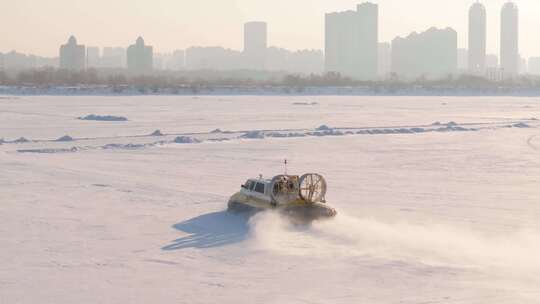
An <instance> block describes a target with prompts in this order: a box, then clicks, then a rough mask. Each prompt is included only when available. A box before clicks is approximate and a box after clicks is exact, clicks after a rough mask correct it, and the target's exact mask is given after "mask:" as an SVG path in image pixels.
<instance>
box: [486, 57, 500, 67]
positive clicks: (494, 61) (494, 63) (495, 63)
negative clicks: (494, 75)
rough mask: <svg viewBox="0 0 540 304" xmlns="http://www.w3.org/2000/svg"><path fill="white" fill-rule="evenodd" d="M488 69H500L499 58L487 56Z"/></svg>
mask: <svg viewBox="0 0 540 304" xmlns="http://www.w3.org/2000/svg"><path fill="white" fill-rule="evenodd" d="M486 68H489V69H497V68H499V57H498V56H497V55H495V54H487V55H486Z"/></svg>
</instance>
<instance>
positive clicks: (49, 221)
mask: <svg viewBox="0 0 540 304" xmlns="http://www.w3.org/2000/svg"><path fill="white" fill-rule="evenodd" d="M305 100H306V97H305V96H304V97H285V96H277V97H270V96H264V97H260V96H241V97H233V96H227V98H222V97H219V96H216V97H210V96H209V97H204V96H200V97H197V98H193V97H188V96H185V97H173V96H171V97H167V96H147V97H135V96H133V97H76V96H71V97H57V96H55V97H40V96H35V97H30V96H20V97H18V98H16V99H2V98H0V138H3V141H2V144H1V145H0V203H1V205H2V208H1V209H0V210H1V211H0V221H1V222H2V225H1V226H0V244H1V247H0V249H1V250H0V303H169V302H171V303H235V304H236V303H245V302H246V301H248V302H250V303H464V304H465V303H540V184H539V183H540V121H538V120H536V119H534V118H533V117H540V99H538V98H529V97H522V98H511V97H501V98H497V97H489V98H487V97H486V98H482V97H474V98H470V97H456V98H452V97H331V96H319V97H309V100H310V101H313V102H314V103H316V104H317V106H314V107H307V106H306V107H304V106H302V107H299V106H297V105H295V104H298V103H302V102H305ZM87 113H107V115H112V116H122V117H129V120H128V121H125V122H122V123H118V122H111V121H86V120H84V121H83V120H78V119H74V118H76V117H83V116H85V115H87ZM156 130H159V132H158V131H156ZM211 130H214V131H211ZM66 134H69V135H66ZM21 138H23V139H24V140H21ZM61 139H63V140H61ZM68 139H69V140H68ZM177 142H178V143H183V144H178V143H177ZM285 158H286V159H288V160H289V165H288V171H289V172H298V173H304V172H319V173H322V174H323V175H324V176H325V177H326V179H327V181H328V184H329V192H328V195H327V200H328V202H329V204H331V205H332V206H333V207H335V208H336V209H337V210H338V212H339V215H338V217H337V218H336V219H334V220H331V221H326V222H318V223H314V224H313V225H311V226H309V227H304V226H294V225H291V223H289V222H287V221H286V220H284V219H282V218H280V217H279V216H277V215H275V214H272V213H263V214H258V215H255V216H253V217H251V218H249V217H246V216H241V215H233V214H229V213H227V212H225V211H224V210H225V208H226V202H227V200H228V198H229V196H230V195H231V194H233V193H234V192H235V191H237V190H238V188H239V186H240V184H241V183H243V182H244V181H245V179H246V178H248V177H256V176H258V175H259V174H265V175H266V176H271V175H274V174H280V173H282V171H283V166H282V162H283V160H284V159H285Z"/></svg>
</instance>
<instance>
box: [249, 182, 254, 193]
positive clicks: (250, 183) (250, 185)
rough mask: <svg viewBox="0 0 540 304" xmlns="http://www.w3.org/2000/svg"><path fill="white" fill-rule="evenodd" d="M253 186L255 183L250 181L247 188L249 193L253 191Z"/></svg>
mask: <svg viewBox="0 0 540 304" xmlns="http://www.w3.org/2000/svg"><path fill="white" fill-rule="evenodd" d="M255 185H256V183H255V182H252V181H250V182H249V186H248V189H249V191H253V190H255Z"/></svg>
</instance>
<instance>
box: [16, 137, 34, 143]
mask: <svg viewBox="0 0 540 304" xmlns="http://www.w3.org/2000/svg"><path fill="white" fill-rule="evenodd" d="M12 142H13V143H14V144H24V143H28V142H30V140H28V139H26V138H24V137H21V138H19V139H16V140H14V141H12Z"/></svg>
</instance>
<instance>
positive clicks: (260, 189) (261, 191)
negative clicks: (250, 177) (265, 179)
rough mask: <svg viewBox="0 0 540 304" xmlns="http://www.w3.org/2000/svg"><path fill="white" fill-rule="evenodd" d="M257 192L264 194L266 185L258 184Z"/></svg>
mask: <svg viewBox="0 0 540 304" xmlns="http://www.w3.org/2000/svg"><path fill="white" fill-rule="evenodd" d="M255 192H259V193H261V194H264V184H261V183H257V185H256V186H255Z"/></svg>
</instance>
